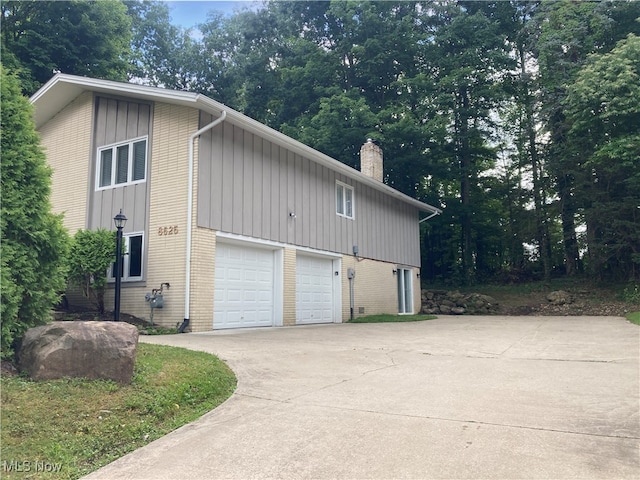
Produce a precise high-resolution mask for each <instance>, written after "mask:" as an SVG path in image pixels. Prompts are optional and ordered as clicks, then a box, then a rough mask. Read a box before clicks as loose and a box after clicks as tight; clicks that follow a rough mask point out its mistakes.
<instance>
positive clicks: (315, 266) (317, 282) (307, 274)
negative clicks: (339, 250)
mask: <svg viewBox="0 0 640 480" xmlns="http://www.w3.org/2000/svg"><path fill="white" fill-rule="evenodd" d="M333 282H334V269H333V260H332V259H331V258H323V257H318V256H311V255H301V254H298V255H297V257H296V323H330V322H333V321H334V316H335V313H334V312H335V295H334V285H333Z"/></svg>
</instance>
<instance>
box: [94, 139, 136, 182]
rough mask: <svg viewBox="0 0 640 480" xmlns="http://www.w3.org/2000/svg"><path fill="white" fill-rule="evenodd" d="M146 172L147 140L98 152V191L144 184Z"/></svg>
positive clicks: (127, 143)
mask: <svg viewBox="0 0 640 480" xmlns="http://www.w3.org/2000/svg"><path fill="white" fill-rule="evenodd" d="M146 172H147V140H146V139H142V140H140V139H138V140H131V141H128V142H125V143H120V144H117V145H111V146H108V147H102V148H100V149H99V150H98V173H97V181H96V185H97V187H96V188H98V189H101V188H109V187H115V186H122V185H126V184H128V183H137V182H142V181H144V180H145V177H146Z"/></svg>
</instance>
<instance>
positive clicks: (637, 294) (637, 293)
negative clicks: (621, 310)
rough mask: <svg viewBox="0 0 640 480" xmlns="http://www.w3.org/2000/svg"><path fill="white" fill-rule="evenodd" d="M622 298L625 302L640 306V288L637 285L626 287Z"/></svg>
mask: <svg viewBox="0 0 640 480" xmlns="http://www.w3.org/2000/svg"><path fill="white" fill-rule="evenodd" d="M621 297H622V300H624V301H625V302H629V303H637V304H638V305H640V286H639V285H637V284H636V285H629V286H627V287H625V289H624V290H622V294H621Z"/></svg>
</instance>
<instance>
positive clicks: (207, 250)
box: [189, 228, 216, 332]
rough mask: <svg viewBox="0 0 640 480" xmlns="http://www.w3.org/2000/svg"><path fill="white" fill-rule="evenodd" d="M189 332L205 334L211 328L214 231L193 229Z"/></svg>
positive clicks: (212, 319)
mask: <svg viewBox="0 0 640 480" xmlns="http://www.w3.org/2000/svg"><path fill="white" fill-rule="evenodd" d="M192 246H193V247H192V254H191V255H192V264H191V308H190V315H189V316H190V330H191V331H192V332H206V331H209V330H211V329H212V328H213V321H214V318H213V294H214V288H215V258H216V235H215V231H213V230H209V229H207V228H195V229H194V231H193V242H192Z"/></svg>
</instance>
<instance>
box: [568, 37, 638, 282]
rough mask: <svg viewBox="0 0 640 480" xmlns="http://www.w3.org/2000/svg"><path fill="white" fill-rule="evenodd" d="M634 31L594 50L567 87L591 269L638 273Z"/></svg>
mask: <svg viewBox="0 0 640 480" xmlns="http://www.w3.org/2000/svg"><path fill="white" fill-rule="evenodd" d="M639 98H640V37H638V36H635V35H632V34H630V35H629V36H628V37H627V38H626V39H625V40H623V41H621V42H620V43H619V44H618V46H617V47H616V48H614V49H613V50H612V51H611V52H610V53H606V54H601V55H597V54H596V55H593V56H591V57H589V59H588V61H587V64H586V65H585V66H584V67H583V68H582V69H581V70H580V72H579V73H578V75H577V78H576V81H575V82H574V83H573V84H572V85H571V86H569V87H568V92H567V99H566V102H565V105H566V106H568V111H567V118H568V120H569V121H570V122H571V124H572V127H571V130H570V131H569V137H570V140H571V141H572V144H573V145H574V146H575V150H574V156H575V158H580V159H583V160H582V161H576V165H577V166H578V167H579V168H580V170H581V172H580V173H581V178H584V179H586V182H585V184H584V198H583V201H584V209H585V217H586V221H587V229H588V230H587V231H588V239H589V260H590V261H589V267H590V269H591V271H592V273H593V274H595V275H597V276H598V277H599V278H601V279H613V280H636V279H638V278H640V208H639V207H640V103H639V102H638V99H639Z"/></svg>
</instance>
